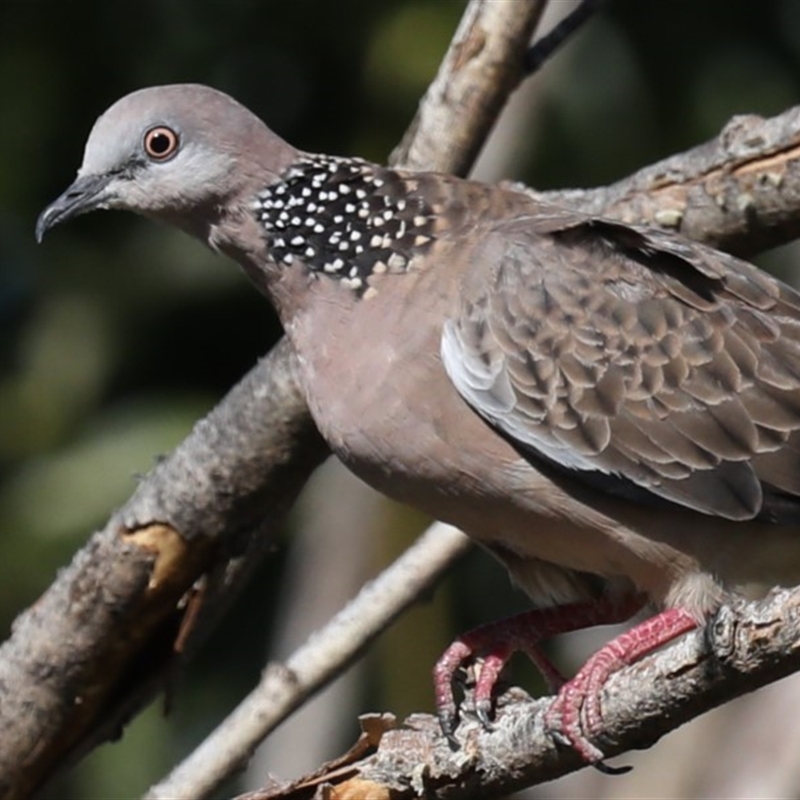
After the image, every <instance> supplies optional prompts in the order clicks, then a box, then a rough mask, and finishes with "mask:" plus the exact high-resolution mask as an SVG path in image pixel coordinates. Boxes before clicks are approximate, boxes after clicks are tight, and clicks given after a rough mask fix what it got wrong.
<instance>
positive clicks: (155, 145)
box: [144, 125, 178, 161]
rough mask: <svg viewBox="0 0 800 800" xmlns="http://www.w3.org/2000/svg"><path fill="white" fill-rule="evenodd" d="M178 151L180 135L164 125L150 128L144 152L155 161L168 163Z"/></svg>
mask: <svg viewBox="0 0 800 800" xmlns="http://www.w3.org/2000/svg"><path fill="white" fill-rule="evenodd" d="M177 149H178V134H177V133H175V131H173V130H172V128H167V127H166V126H164V125H159V126H158V127H157V128H150V130H149V131H147V133H146V134H145V135H144V151H145V153H147V155H148V156H150V158H152V159H153V161H166V160H167V159H168V158H170V157H171V156H174V155H175V153H176V151H177Z"/></svg>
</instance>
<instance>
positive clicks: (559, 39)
mask: <svg viewBox="0 0 800 800" xmlns="http://www.w3.org/2000/svg"><path fill="white" fill-rule="evenodd" d="M605 2H606V0H581V2H580V4H579V5H578V6H577V7H576V8H574V9H573V10H572V11H570V13H569V14H567V16H566V17H564V19H562V20H561V21H560V22H559V23H558V24H557V25H555V26H554V27H553V29H552V30H551V31H549V32H548V33H546V34H545V35H544V36H542V38H541V39H537V40H536V42H534V44H533V45H532V46H531V48H530V49H529V50H528V52H527V53H526V54H525V62H524V70H525V74H526V75H533V74H534V73H536V72H538V71H539V70H540V69H541V68H542V67H543V66H544V64H545V62H547V61H548V60H549V59H550V58H551V57H552V56H554V55H555V54H556V53H557V52H558V51H559V50H560V49H561V48H562V47H563V45H564V43H565V42H566V41H567V39H569V38H570V37H571V36H572V35H573V34H574V33H576V32H577V31H579V30H580V29H581V28H582V27H583V26H584V24H585V23H586V22H588V21H589V20H590V19H591V18H592V16H593V15H594V14H595V12H596V11H597V10H598V9H599V8H600V7H601V6H602V5H603V4H604V3H605Z"/></svg>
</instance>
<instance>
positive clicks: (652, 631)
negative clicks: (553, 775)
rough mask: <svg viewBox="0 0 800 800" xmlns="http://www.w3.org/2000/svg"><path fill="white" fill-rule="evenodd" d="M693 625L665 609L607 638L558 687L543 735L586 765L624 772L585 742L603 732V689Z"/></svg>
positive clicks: (677, 612)
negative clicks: (615, 676)
mask: <svg viewBox="0 0 800 800" xmlns="http://www.w3.org/2000/svg"><path fill="white" fill-rule="evenodd" d="M696 627H697V621H696V620H695V619H694V617H692V616H691V615H690V614H689V613H688V612H686V611H684V610H682V609H679V608H670V609H667V610H666V611H663V612H661V613H660V614H657V615H656V616H654V617H651V618H649V619H646V620H645V621H644V622H641V623H640V624H639V625H636V626H634V627H633V628H631V629H630V630H629V631H626V632H625V633H623V634H621V635H620V636H617V637H616V639H612V640H611V641H610V642H609V643H608V644H606V645H605V646H603V647H601V648H600V650H598V651H597V652H596V653H595V654H594V655H593V656H591V657H590V658H589V659H588V661H587V662H586V663H585V664H584V665H583V667H581V669H580V670H579V671H578V673H577V674H576V675H575V677H574V678H572V680H570V681H567V682H566V683H565V684H564V685H563V686H562V687H561V689H560V690H559V692H558V695H557V696H556V698H555V699H554V700H553V702H552V703H551V704H550V707H549V708H548V709H547V712H546V713H545V717H544V724H545V730H546V731H547V733H548V734H549V735H550V736H551V737H552V738H553V740H554V741H556V742H557V743H558V744H561V745H564V746H569V747H572V748H573V749H574V750H576V751H577V752H578V753H579V754H580V755H581V757H582V758H583V760H584V761H586V762H587V764H592V765H594V766H596V767H598V768H599V769H601V771H603V772H610V773H611V774H619V773H620V772H627V771H628V770H629V769H630V768H629V767H622V768H615V767H609V766H607V765H605V764H603V762H602V759H603V753H602V751H601V750H600V749H599V748H598V747H596V746H595V745H594V744H592V742H591V741H590V739H592V738H595V737H596V736H597V735H598V734H599V733H601V732H602V730H603V714H602V708H601V703H600V699H601V693H602V690H603V687H604V686H605V683H606V681H607V680H608V678H609V676H610V675H611V674H612V673H614V672H616V671H617V670H619V669H622V667H625V666H628V665H629V664H633V663H634V662H635V661H638V660H639V659H640V658H642V657H643V656H645V655H647V654H648V653H650V652H652V651H653V650H656V649H658V648H659V647H661V646H662V645H664V644H666V643H668V642H670V641H672V640H673V639H675V638H676V637H678V636H680V635H681V634H684V633H687V632H688V631H690V630H693V629H694V628H696Z"/></svg>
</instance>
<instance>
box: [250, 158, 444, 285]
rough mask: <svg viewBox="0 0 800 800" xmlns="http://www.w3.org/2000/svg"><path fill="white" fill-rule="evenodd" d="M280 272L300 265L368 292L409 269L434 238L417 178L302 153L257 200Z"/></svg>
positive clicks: (433, 222) (431, 215)
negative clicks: (380, 281)
mask: <svg viewBox="0 0 800 800" xmlns="http://www.w3.org/2000/svg"><path fill="white" fill-rule="evenodd" d="M253 210H254V212H255V217H256V219H257V221H258V223H259V224H260V225H261V226H262V229H263V232H264V235H265V238H266V245H267V252H268V254H269V257H270V259H271V260H272V261H273V262H274V264H275V265H276V268H277V270H278V271H281V270H286V269H294V268H297V267H300V268H301V269H302V270H304V271H305V272H307V273H311V274H312V275H314V276H318V277H320V278H323V279H326V280H329V281H334V282H336V283H338V284H339V285H340V286H342V287H344V288H346V289H350V290H352V291H353V292H355V293H356V294H357V295H363V294H365V293H367V292H368V291H369V289H370V285H371V283H372V279H373V278H375V277H376V276H379V275H384V274H387V273H389V274H398V273H405V272H407V271H408V270H410V269H412V268H413V266H414V263H415V260H416V259H418V258H419V257H420V256H423V255H425V254H426V253H427V252H428V250H429V249H430V248H431V247H432V246H433V244H434V242H435V239H436V227H437V214H436V211H435V209H434V208H433V207H432V205H431V203H430V202H428V200H427V199H426V197H425V196H424V193H423V192H420V191H419V181H418V180H416V179H415V178H414V176H412V175H406V174H404V173H401V172H396V171H394V170H390V169H387V168H384V167H379V166H377V165H375V164H370V163H369V162H366V161H362V160H360V159H352V158H336V157H332V156H317V155H308V156H302V157H301V158H300V159H298V160H297V161H296V162H295V163H294V164H292V165H291V166H290V167H289V168H288V169H287V170H286V171H285V172H284V173H283V174H282V175H281V176H280V180H279V181H278V182H276V183H273V184H271V185H269V186H267V187H265V188H264V189H263V190H262V191H260V192H259V193H258V196H257V198H256V200H255V202H254V203H253Z"/></svg>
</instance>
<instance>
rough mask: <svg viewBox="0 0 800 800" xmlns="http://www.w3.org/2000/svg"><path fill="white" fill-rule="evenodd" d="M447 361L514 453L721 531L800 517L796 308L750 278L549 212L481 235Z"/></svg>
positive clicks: (599, 224) (641, 235) (593, 222)
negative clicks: (701, 516) (732, 523)
mask: <svg viewBox="0 0 800 800" xmlns="http://www.w3.org/2000/svg"><path fill="white" fill-rule="evenodd" d="M487 264H489V265H491V266H490V268H489V269H487V267H486V265H487ZM441 354H442V359H443V362H444V365H445V368H446V370H447V373H448V375H449V377H450V379H451V381H452V382H453V384H454V385H455V387H456V388H457V390H458V391H459V393H460V394H461V395H462V396H463V397H464V398H465V399H466V401H467V402H468V403H469V404H470V405H471V406H472V407H473V408H474V409H475V410H476V411H477V412H478V413H479V414H480V415H481V416H483V417H484V418H485V419H486V420H487V421H488V422H490V423H491V424H492V425H494V426H496V427H497V428H498V429H499V430H501V431H502V432H503V433H504V434H505V435H506V436H507V437H508V438H509V439H511V440H512V441H513V442H514V443H515V444H516V446H517V447H518V449H520V450H521V451H522V452H527V453H529V454H530V455H532V456H534V457H537V456H538V457H541V458H544V459H546V460H547V461H549V462H552V463H553V464H556V465H558V466H560V467H561V468H564V469H566V470H570V471H573V472H575V473H577V474H579V475H583V476H584V477H585V478H587V479H592V478H593V477H597V476H602V477H603V481H604V486H606V487H608V486H609V485H610V484H609V480H611V482H612V483H613V481H614V480H618V481H619V482H620V484H621V485H622V484H629V483H633V484H634V485H635V486H637V487H639V488H640V489H644V490H646V492H649V493H651V494H652V495H656V496H658V497H661V498H664V499H666V500H669V501H671V502H674V503H678V504H681V505H684V506H687V507H689V508H693V509H695V510H697V511H701V512H704V513H706V514H713V515H718V516H721V517H725V518H728V519H734V520H741V519H751V518H754V517H756V516H759V515H762V516H767V517H768V516H769V509H768V508H766V507H765V506H766V505H767V504H768V503H769V501H770V498H771V497H773V496H774V495H775V494H776V492H778V493H781V494H782V495H789V496H790V498H789V500H790V501H791V503H790V504H791V505H793V507H794V504H795V503H796V505H797V513H798V515H800V469H798V466H800V447H799V446H798V445H799V444H800V433H798V432H800V295H798V293H797V292H795V291H794V290H793V289H791V288H790V287H788V286H786V285H784V284H782V283H781V282H780V281H778V280H776V279H774V278H772V277H771V276H769V275H767V274H766V273H763V272H761V271H760V270H758V269H757V268H756V267H754V266H752V265H750V264H747V263H746V262H743V261H740V260H738V259H736V258H734V257H732V256H729V255H726V254H724V253H720V252H717V251H715V250H713V249H711V248H708V247H704V246H702V245H699V244H695V243H693V242H689V241H684V240H681V239H679V238H677V237H674V236H671V235H668V234H665V233H662V232H660V231H650V230H647V229H644V228H639V227H630V226H625V225H621V224H619V223H615V222H608V221H605V220H599V219H593V218H589V217H585V216H582V215H579V214H572V213H571V212H568V211H561V210H555V209H544V210H543V212H542V214H541V215H537V216H533V217H527V218H522V219H516V220H513V221H512V222H509V223H505V224H503V225H499V226H497V227H496V228H495V229H494V230H493V231H492V232H491V234H490V235H489V236H487V237H485V239H484V241H483V244H482V248H481V251H480V252H479V253H478V254H476V256H475V257H474V258H473V259H472V266H471V267H470V268H469V270H468V273H467V275H466V277H465V280H464V284H463V292H462V297H461V310H460V313H459V315H458V317H457V318H455V319H451V320H448V321H447V322H446V324H445V326H444V329H443V334H442V342H441ZM612 490H613V487H612ZM623 493H624V492H623ZM781 502H782V504H783V506H784V507H785V505H786V502H787V498H786V497H782V498H781Z"/></svg>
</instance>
